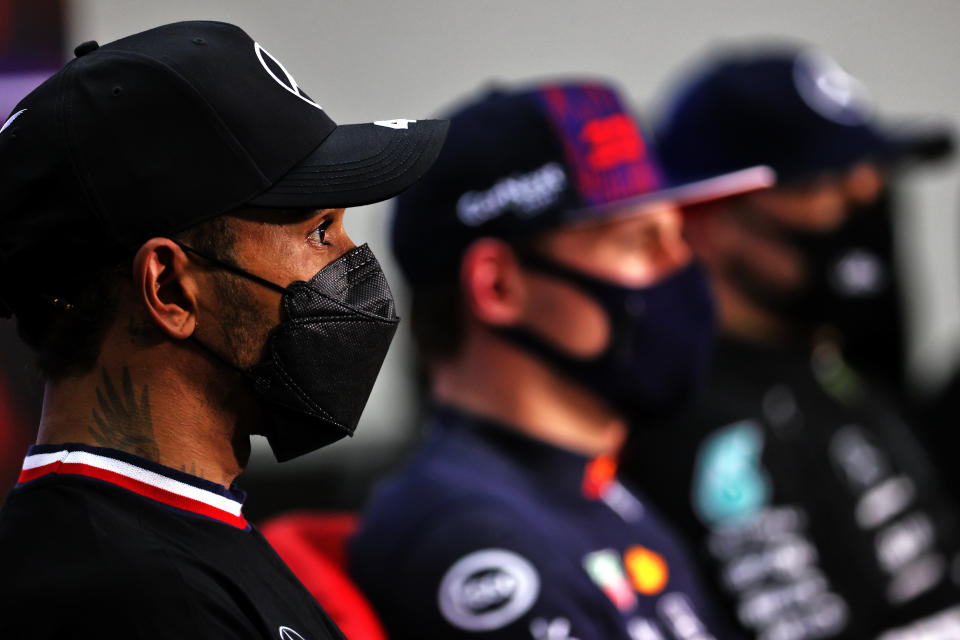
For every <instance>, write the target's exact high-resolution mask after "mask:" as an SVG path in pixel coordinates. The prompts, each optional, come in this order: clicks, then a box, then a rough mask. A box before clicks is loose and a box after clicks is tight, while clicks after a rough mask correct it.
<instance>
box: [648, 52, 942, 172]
mask: <svg viewBox="0 0 960 640" xmlns="http://www.w3.org/2000/svg"><path fill="white" fill-rule="evenodd" d="M656 139H657V143H658V148H659V149H660V157H661V160H662V162H663V166H664V169H665V170H666V171H667V172H668V174H669V175H670V176H671V178H672V179H674V180H696V179H698V178H700V177H703V176H709V175H714V174H716V173H720V172H726V171H733V170H736V169H739V168H741V167H749V166H753V165H756V164H765V165H768V166H770V167H772V168H773V169H774V170H775V171H776V173H777V179H778V182H781V183H789V182H794V181H802V180H805V179H808V178H812V177H815V176H817V175H819V174H823V173H829V172H832V171H837V170H842V169H845V168H847V167H850V166H852V165H853V164H855V163H856V162H858V161H861V160H867V159H869V160H872V161H875V162H877V163H880V164H882V165H888V164H890V163H894V162H898V161H902V160H909V159H914V160H918V159H919V160H922V159H935V158H939V157H943V156H946V155H948V154H949V153H950V152H951V150H952V148H953V143H952V134H951V132H950V131H949V130H948V129H946V128H944V127H942V126H931V125H925V126H924V127H920V126H918V125H916V124H913V125H902V126H892V125H882V124H881V123H880V122H878V117H877V114H876V113H875V111H874V109H873V107H872V105H871V103H870V101H869V98H868V95H867V92H866V89H865V88H864V86H863V85H862V84H861V83H860V82H859V81H858V80H857V79H856V78H854V77H852V76H850V75H849V74H847V73H846V72H845V71H844V70H843V69H842V68H841V67H840V66H839V65H838V64H837V63H836V62H835V61H834V60H832V59H831V58H829V57H828V56H826V55H825V54H824V53H822V52H820V51H818V50H815V49H803V48H797V47H793V46H787V45H778V46H775V47H767V48H762V49H755V50H749V51H730V52H721V53H719V54H714V55H713V56H712V57H711V61H710V62H709V63H708V64H707V65H705V66H702V67H700V68H699V69H698V70H697V71H696V72H694V73H692V74H690V75H688V76H687V77H686V78H685V79H683V80H682V81H681V82H680V83H679V88H678V89H677V90H676V91H675V92H674V93H673V94H672V97H671V98H670V99H668V100H667V101H666V105H665V108H664V110H663V116H662V118H661V119H660V121H659V123H658V126H657V128H656Z"/></svg>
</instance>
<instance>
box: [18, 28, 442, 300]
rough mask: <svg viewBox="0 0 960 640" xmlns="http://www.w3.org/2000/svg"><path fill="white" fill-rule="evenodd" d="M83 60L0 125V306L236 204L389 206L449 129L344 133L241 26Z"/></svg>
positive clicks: (147, 36) (135, 39) (136, 38)
mask: <svg viewBox="0 0 960 640" xmlns="http://www.w3.org/2000/svg"><path fill="white" fill-rule="evenodd" d="M75 54H76V59H74V60H72V61H71V62H69V63H68V64H67V65H66V66H65V67H63V69H61V70H60V71H59V72H57V73H56V74H55V75H54V76H52V77H51V78H50V79H49V80H47V81H46V82H44V83H43V84H42V85H41V86H40V87H38V88H37V89H35V90H34V91H32V92H31V93H30V94H29V95H27V96H26V97H25V98H24V99H23V100H22V101H21V102H20V103H19V104H18V105H17V106H16V107H15V108H14V111H13V112H12V114H11V115H10V116H9V117H8V118H7V120H6V121H5V122H4V123H3V125H2V128H0V175H2V176H3V180H0V228H2V234H0V299H2V298H6V299H8V300H10V299H13V298H16V297H17V296H18V295H21V294H23V293H25V292H26V291H33V292H35V293H40V294H46V295H50V294H53V293H55V292H53V291H48V290H46V289H47V288H49V287H51V286H55V285H56V283H57V282H58V281H60V280H62V279H64V278H67V277H71V276H73V275H75V274H77V273H78V272H82V271H83V268H84V267H85V266H87V264H86V263H87V262H88V261H89V260H91V259H97V258H103V259H104V260H105V259H106V257H107V256H118V257H119V256H122V255H123V253H124V252H126V251H130V250H132V249H136V248H137V247H138V246H139V245H140V244H142V243H143V242H144V241H145V240H147V239H149V238H151V237H154V236H165V235H170V234H174V233H176V232H178V231H181V230H184V229H186V228H189V227H191V226H193V225H196V224H198V223H200V222H203V221H205V220H207V219H210V218H214V217H216V216H218V215H221V214H223V213H226V212H228V211H231V210H233V209H236V208H238V207H241V206H257V207H268V208H284V209H289V208H298V209H299V208H338V207H348V206H356V205H363V204H368V203H371V202H377V201H380V200H385V199H387V198H390V197H392V196H395V195H396V194H398V193H400V192H401V191H403V190H404V189H406V188H407V187H408V186H410V184H412V183H413V182H414V181H416V180H417V179H418V178H419V177H420V176H422V175H423V174H424V173H425V172H426V170H427V169H428V168H429V167H430V165H431V164H432V163H433V162H434V160H436V157H437V154H438V153H439V151H440V147H441V146H442V143H443V139H444V136H445V134H446V130H447V123H446V122H443V121H437V120H419V121H417V120H406V119H399V120H385V121H378V122H372V123H367V124H351V125H337V124H336V123H335V122H334V121H333V120H332V119H331V118H330V116H329V115H327V113H326V112H325V111H324V110H323V109H322V108H321V106H320V104H319V103H318V102H316V101H315V100H314V99H313V98H311V97H310V96H309V95H308V94H307V93H306V92H305V91H304V90H303V89H302V88H301V87H300V86H299V85H298V84H297V82H296V80H295V79H294V77H293V76H292V75H291V74H290V73H289V72H288V71H287V69H286V68H285V67H284V66H283V64H281V63H280V61H279V60H277V59H276V58H275V57H273V56H272V55H270V53H269V52H268V51H267V50H266V49H264V48H263V47H262V46H261V45H260V44H259V43H257V42H255V41H254V40H253V39H252V38H251V37H250V36H248V35H247V34H246V33H245V32H244V31H243V30H241V29H240V28H239V27H236V26H233V25H230V24H225V23H219V22H179V23H175V24H168V25H164V26H161V27H157V28H155V29H151V30H149V31H145V32H143V33H138V34H136V35H132V36H129V37H126V38H123V39H120V40H117V41H115V42H111V43H109V44H106V45H103V46H98V45H97V43H96V42H87V43H84V44H82V45H80V46H78V47H77V49H76V50H75ZM310 63H311V64H324V63H326V64H332V62H330V61H329V60H316V61H313V60H311V61H310ZM91 249H93V250H91ZM2 306H3V305H0V307H2ZM5 312H6V314H9V312H10V309H6V310H5Z"/></svg>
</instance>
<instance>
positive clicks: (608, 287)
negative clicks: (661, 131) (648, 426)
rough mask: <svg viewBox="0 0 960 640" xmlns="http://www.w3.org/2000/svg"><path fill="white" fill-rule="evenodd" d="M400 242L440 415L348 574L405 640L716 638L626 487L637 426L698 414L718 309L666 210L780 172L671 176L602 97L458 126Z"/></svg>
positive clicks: (676, 545)
mask: <svg viewBox="0 0 960 640" xmlns="http://www.w3.org/2000/svg"><path fill="white" fill-rule="evenodd" d="M425 180H426V182H425V183H423V184H422V185H421V186H419V187H417V188H415V189H414V190H413V191H411V192H409V193H408V194H407V195H405V196H403V197H401V198H400V199H399V200H398V204H397V208H396V215H395V217H394V220H393V244H394V248H395V252H396V255H397V258H398V260H399V262H400V265H401V267H402V268H403V270H404V272H405V274H406V276H407V279H408V281H409V283H410V285H411V287H412V291H413V309H412V314H411V315H412V327H413V333H414V337H415V340H416V343H417V346H418V348H419V352H420V355H421V356H422V358H423V361H424V363H425V364H426V369H427V372H428V377H429V387H430V394H431V397H432V401H433V406H432V407H431V408H430V411H429V414H430V415H429V419H428V430H427V435H426V441H425V442H424V443H423V444H422V446H421V448H420V449H419V451H418V452H417V453H416V455H415V456H414V457H413V459H412V460H411V461H410V462H409V463H408V465H407V466H406V468H405V469H404V470H403V471H401V472H400V473H399V474H398V475H397V476H396V477H395V478H393V479H392V480H390V481H389V482H387V483H386V484H385V485H384V486H382V487H381V488H380V490H379V492H378V493H377V494H376V496H375V498H374V500H373V502H372V504H371V505H370V507H369V510H368V511H367V513H366V516H365V522H364V524H363V526H362V530H361V532H360V533H359V534H358V536H357V537H356V538H355V539H354V540H353V541H352V544H351V547H350V568H351V573H352V575H353V576H354V578H355V580H356V581H357V583H358V584H359V585H360V586H361V587H362V588H363V589H364V590H365V591H366V593H367V595H368V596H369V598H370V599H371V601H372V603H373V604H374V606H375V607H376V608H377V609H378V611H379V613H380V614H381V616H382V619H383V621H384V623H385V624H386V626H387V629H388V631H389V633H390V636H391V637H392V638H395V639H401V638H423V637H429V638H481V637H482V638H525V639H526V638H535V639H538V640H548V639H549V640H565V639H573V638H578V639H579V640H600V639H604V640H610V639H614V638H621V639H625V640H626V639H633V640H669V639H680V638H684V639H686V638H690V639H692V638H699V639H707V638H723V637H728V635H727V633H726V632H725V631H724V630H723V628H722V627H721V626H720V624H719V622H718V621H717V619H716V618H715V617H714V615H713V612H712V610H711V609H712V607H711V605H710V603H709V602H708V601H707V600H706V599H705V598H704V595H703V592H702V591H701V587H700V583H699V580H698V577H697V575H696V572H695V571H694V568H693V567H692V565H691V564H690V561H689V559H688V556H687V553H686V552H685V550H684V547H683V545H682V544H681V543H680V541H679V540H678V539H677V538H676V536H675V535H674V534H673V532H672V531H671V530H670V529H669V528H668V527H667V525H666V524H665V523H664V522H663V520H662V519H661V518H660V516H659V515H658V514H657V512H656V511H655V510H654V509H653V508H652V507H651V506H650V505H649V504H647V502H646V500H645V499H644V498H643V497H642V496H640V495H639V494H637V493H634V492H632V491H630V490H628V489H627V488H626V487H625V486H624V485H622V484H621V483H620V482H619V480H618V479H617V474H616V467H615V464H614V462H613V461H612V459H611V458H612V457H613V456H615V455H616V453H617V451H618V450H619V448H620V446H621V444H622V442H623V441H624V439H625V438H626V435H627V430H628V424H629V423H628V421H627V419H626V416H628V415H633V414H636V413H637V412H641V413H659V412H663V411H669V410H671V409H674V408H676V407H677V406H678V405H680V404H683V403H684V402H685V401H687V400H688V399H689V398H690V396H691V394H692V393H693V392H694V391H695V389H696V388H697V387H698V385H699V383H700V381H701V378H702V375H703V373H704V370H705V367H706V359H707V356H708V354H709V352H710V348H711V343H712V334H713V321H714V315H713V306H712V302H711V299H710V296H709V291H708V288H707V281H706V278H705V275H704V273H703V272H702V270H701V269H700V268H699V267H698V266H697V265H696V264H694V263H693V262H691V255H690V250H689V248H688V247H687V245H686V243H685V242H684V241H683V239H682V236H681V217H680V212H679V210H678V209H677V208H676V206H675V205H674V204H673V202H674V201H691V200H705V199H710V198H715V197H719V196H721V195H729V194H731V193H736V192H740V191H745V190H750V189H756V188H759V187H763V186H769V184H770V183H771V180H772V174H771V172H770V171H769V169H767V168H765V167H757V168H748V169H747V170H745V171H741V172H737V173H734V174H728V175H722V176H710V179H707V180H703V181H696V182H693V183H685V184H668V183H666V182H665V181H664V180H663V179H662V176H661V173H660V169H659V167H658V166H657V164H656V162H655V160H654V158H653V156H652V153H651V150H650V149H648V147H647V145H646V143H645V141H644V139H643V137H642V136H641V134H640V132H639V130H638V127H637V124H636V122H635V121H634V119H633V118H632V117H631V116H630V115H629V114H628V113H627V112H626V111H625V110H624V106H623V104H622V102H621V99H620V98H619V97H618V96H617V94H616V93H615V92H614V91H612V90H611V89H610V88H609V87H607V86H604V85H601V84H582V83H581V84H558V85H548V86H534V87H528V88H524V89H520V90H514V91H509V92H497V91H495V92H492V93H489V94H487V95H484V96H483V97H481V98H479V99H476V100H474V101H473V102H471V103H470V104H468V105H466V106H464V107H463V108H461V109H459V110H457V111H456V113H454V114H453V116H452V119H451V128H450V136H449V138H448V141H447V145H446V147H445V150H444V151H443V152H442V153H441V157H440V158H439V160H438V164H437V167H436V169H435V170H433V171H431V172H429V173H428V174H427V176H426V177H425Z"/></svg>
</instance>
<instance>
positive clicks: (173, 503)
mask: <svg viewBox="0 0 960 640" xmlns="http://www.w3.org/2000/svg"><path fill="white" fill-rule="evenodd" d="M243 497H244V496H243V493H242V492H240V491H236V490H233V489H226V488H224V487H222V486H220V485H217V484H214V483H212V482H208V481H206V480H203V479H201V478H197V477H194V476H191V475H189V474H186V473H183V472H180V471H176V470H174V469H170V468H168V467H164V466H162V465H159V464H155V463H152V462H149V461H147V460H144V459H142V458H139V457H137V456H133V455H130V454H127V453H124V452H121V451H116V450H113V449H106V448H98V447H88V446H84V445H79V444H68V445H42V446H34V447H31V449H30V451H29V453H28V455H27V457H26V459H25V461H24V465H23V471H22V473H21V475H20V478H19V481H18V483H17V486H16V487H15V488H14V489H13V490H12V491H11V492H10V493H9V494H8V496H7V500H6V503H5V504H4V506H3V509H2V510H0V638H3V639H4V640H19V639H20V638H24V639H26V638H29V639H31V640H33V639H37V638H125V639H129V638H171V639H173V638H177V639H181V638H241V639H247V638H251V639H252V638H264V639H266V638H271V639H281V640H317V639H321V638H324V639H325V638H343V635H342V634H341V633H340V632H339V630H338V629H337V627H336V625H335V624H334V623H333V622H332V621H331V620H330V618H329V617H328V616H327V615H326V614H325V613H324V612H323V610H322V609H321V608H320V606H319V605H318V604H317V602H316V601H315V600H314V599H313V597H312V596H311V595H310V593H309V592H308V591H307V590H306V589H305V588H304V587H303V586H302V585H301V584H300V582H299V581H298V580H297V579H296V578H295V577H294V575H293V574H292V573H291V572H290V570H289V569H288V568H287V566H286V565H285V564H284V563H283V561H282V560H280V558H279V557H278V556H277V555H276V554H275V553H274V551H273V549H272V548H271V547H270V545H269V544H268V543H267V541H266V540H264V538H263V536H261V535H260V532H259V531H257V530H256V529H255V528H254V527H252V526H251V525H250V524H248V523H247V521H246V520H245V519H244V518H243V515H242V513H241V509H242V506H243Z"/></svg>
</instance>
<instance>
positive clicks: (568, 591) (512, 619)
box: [349, 408, 727, 640]
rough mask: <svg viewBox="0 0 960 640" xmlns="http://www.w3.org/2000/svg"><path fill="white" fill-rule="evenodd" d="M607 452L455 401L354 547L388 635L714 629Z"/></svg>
mask: <svg viewBox="0 0 960 640" xmlns="http://www.w3.org/2000/svg"><path fill="white" fill-rule="evenodd" d="M614 472H615V468H614V467H613V466H612V462H611V461H609V460H603V459H599V460H596V461H591V460H589V459H588V458H586V457H584V456H581V455H578V454H576V453H573V452H570V451H567V450H564V449H559V448H557V447H553V446H551V445H549V444H546V443H544V442H541V441H538V440H533V439H530V438H526V437H524V436H522V435H521V434H519V433H518V432H516V431H515V430H513V429H510V428H507V427H505V426H502V425H498V424H495V423H492V422H490V421H487V420H484V419H481V418H478V417H476V416H473V415H470V414H466V413H463V412H460V411H457V410H455V409H451V408H441V409H439V410H437V411H436V412H435V415H434V419H433V420H432V425H431V429H430V431H429V435H428V438H427V441H426V442H425V443H424V444H423V446H422V447H421V448H420V450H419V451H418V452H417V454H416V455H415V456H414V457H413V459H412V460H411V461H410V462H409V464H408V465H407V466H406V468H405V469H404V470H403V471H402V472H401V473H399V474H398V475H397V476H396V477H394V478H392V479H391V480H389V481H388V482H386V483H385V484H384V485H383V486H382V487H381V488H380V489H379V491H378V492H377V495H376V496H375V498H374V500H373V501H372V503H371V504H370V506H369V508H368V510H367V512H366V514H365V517H364V521H363V524H362V525H361V531H360V532H359V533H358V534H357V536H356V537H355V538H354V539H353V540H352V542H351V544H350V546H349V566H350V570H351V574H352V576H353V578H354V580H355V581H356V582H357V584H358V585H359V586H360V587H361V588H362V589H364V591H365V592H366V594H367V596H368V597H369V598H370V601H371V602H372V603H373V605H374V607H375V608H376V609H377V611H378V613H379V614H380V616H381V619H382V620H383V622H384V624H385V626H386V628H387V631H388V633H389V634H390V637H391V638H392V639H393V640H403V639H405V638H411V639H418V640H419V639H420V638H445V639H453V638H465V639H466V638H469V639H479V638H517V639H521V638H522V639H523V640H572V639H574V638H576V639H577V640H616V639H623V640H676V639H682V640H711V639H714V638H725V637H727V636H726V635H725V634H724V633H723V631H722V630H721V629H719V628H717V627H716V626H715V625H714V622H713V620H712V616H711V610H710V609H711V607H710V603H709V602H708V601H707V600H706V599H705V598H704V595H703V592H702V590H701V588H700V584H699V580H698V576H697V575H696V572H695V571H694V569H693V567H692V566H691V564H690V563H689V561H688V558H687V554H686V551H685V549H684V548H683V547H682V545H680V544H679V543H678V542H677V540H676V537H675V536H674V534H673V532H672V531H671V530H670V529H669V528H668V527H667V526H666V525H665V524H664V522H663V521H662V520H661V518H660V517H659V515H657V513H656V512H655V511H654V510H653V509H651V508H650V506H649V505H648V504H647V503H646V502H645V501H644V500H643V499H642V498H640V497H638V496H637V495H635V494H633V493H632V492H631V491H629V490H628V489H627V488H626V487H624V486H623V485H622V484H621V483H620V482H619V481H618V480H617V478H616V475H615V473H614Z"/></svg>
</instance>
